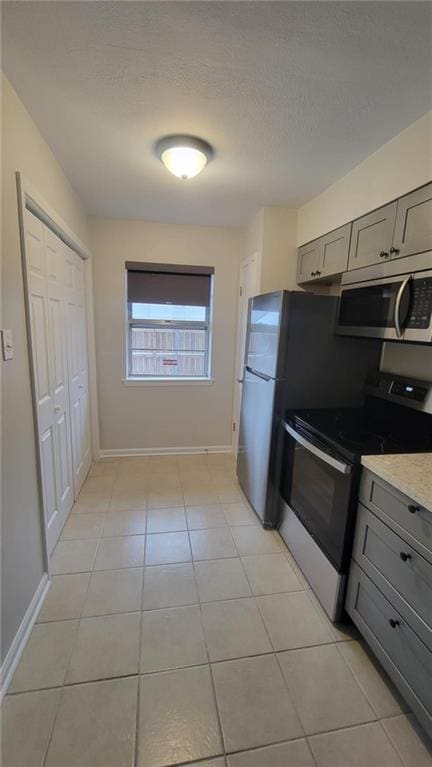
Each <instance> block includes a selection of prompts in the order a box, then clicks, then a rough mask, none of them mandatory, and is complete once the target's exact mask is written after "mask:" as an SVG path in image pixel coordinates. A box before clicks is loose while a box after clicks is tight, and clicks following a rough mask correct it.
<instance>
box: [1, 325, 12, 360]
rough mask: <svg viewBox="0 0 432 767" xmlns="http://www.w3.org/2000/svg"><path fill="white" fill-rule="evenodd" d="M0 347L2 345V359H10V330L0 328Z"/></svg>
mask: <svg viewBox="0 0 432 767" xmlns="http://www.w3.org/2000/svg"><path fill="white" fill-rule="evenodd" d="M1 334H2V347H3V359H4V360H5V361H7V360H12V359H13V356H14V350H13V341H12V331H11V330H2V332H1Z"/></svg>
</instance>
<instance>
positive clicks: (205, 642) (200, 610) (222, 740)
mask: <svg viewBox="0 0 432 767" xmlns="http://www.w3.org/2000/svg"><path fill="white" fill-rule="evenodd" d="M192 570H193V575H194V580H195V588H196V592H197V594H198V596H199V590H198V579H197V575H196V571H195V563H194V561H192ZM199 613H200V622H201V631H202V635H203V640H204V646H205V650H206V655H207V665H208V669H209V674H210V682H211V686H212V691H213V699H214V705H215V709H216V716H217V721H218V727H219V737H220V739H221V744H222V749H223V756H224V760H225V763H226V748H225V738H224V732H223V729H222V717H221V714H220V711H219V702H218V698H217V695H216V685H215V681H214V678H213V670H212V665H211V662H210V651H209V647H208V643H207V637H206V633H205V630H204V619H203V613H202V606H201V602H200V603H199Z"/></svg>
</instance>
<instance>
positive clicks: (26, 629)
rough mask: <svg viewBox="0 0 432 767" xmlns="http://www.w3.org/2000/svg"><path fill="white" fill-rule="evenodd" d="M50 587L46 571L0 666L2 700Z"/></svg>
mask: <svg viewBox="0 0 432 767" xmlns="http://www.w3.org/2000/svg"><path fill="white" fill-rule="evenodd" d="M49 587H50V580H49V578H48V573H44V574H43V576H42V578H41V581H40V583H39V586H38V587H37V589H36V591H35V593H34V595H33V599H32V601H31V602H30V604H29V606H28V608H27V610H26V613H25V615H24V618H23V619H22V621H21V625H20V627H19V629H18V631H17V633H16V634H15V637H14V639H13V642H12V644H11V646H10V647H9V650H8V652H7V655H6V657H5V659H4V661H3V663H2V666H1V668H0V680H1V681H0V702H1V701H2V700H3V697H4V696H5V695H6V692H7V689H8V687H9V685H10V682H11V679H12V677H13V675H14V673H15V669H16V667H17V666H18V663H19V660H20V658H21V655H22V654H23V652H24V649H25V646H26V644H27V641H28V638H29V636H30V633H31V630H32V628H33V626H34V624H35V623H36V618H37V617H38V615H39V611H40V609H41V607H42V605H43V602H44V599H45V597H46V594H47V592H48V589H49Z"/></svg>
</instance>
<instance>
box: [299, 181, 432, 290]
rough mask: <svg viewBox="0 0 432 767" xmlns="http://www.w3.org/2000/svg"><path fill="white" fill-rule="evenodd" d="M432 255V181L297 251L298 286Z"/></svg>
mask: <svg viewBox="0 0 432 767" xmlns="http://www.w3.org/2000/svg"><path fill="white" fill-rule="evenodd" d="M429 251H431V252H432V182H431V183H430V184H426V186H422V187H421V188H420V189H416V190H415V191H414V192H410V193H409V194H406V195H405V196H404V197H400V198H399V199H398V200H395V201H394V202H390V203H389V204H388V205H384V206H383V207H382V208H378V210H374V211H372V212H371V213H367V214H366V215H365V216H362V217H361V218H358V219H357V220H356V221H353V222H352V223H349V224H345V225H344V226H340V227H339V228H338V229H334V230H333V231H332V232H329V233H328V234H325V235H324V236H323V237H319V238H318V239H316V240H314V241H313V242H309V243H307V245H302V247H301V248H299V250H298V266H297V282H298V284H299V285H301V284H302V283H304V282H314V281H315V280H320V279H321V280H323V279H325V278H328V277H332V276H334V275H337V274H342V273H343V272H346V271H351V270H352V269H360V268H361V267H363V266H372V265H373V264H380V263H383V262H384V261H389V260H391V259H394V258H402V257H404V256H414V255H416V254H417V253H427V252H429Z"/></svg>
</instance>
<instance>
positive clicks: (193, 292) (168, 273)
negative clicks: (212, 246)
mask: <svg viewBox="0 0 432 767" xmlns="http://www.w3.org/2000/svg"><path fill="white" fill-rule="evenodd" d="M126 269H127V287H128V301H130V302H132V303H146V304H147V303H148V304H175V305H179V306H210V292H211V277H212V274H213V272H214V269H213V267H193V266H190V267H188V266H177V265H170V264H146V263H143V264H141V263H138V264H137V263H135V262H131V261H128V262H126Z"/></svg>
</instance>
